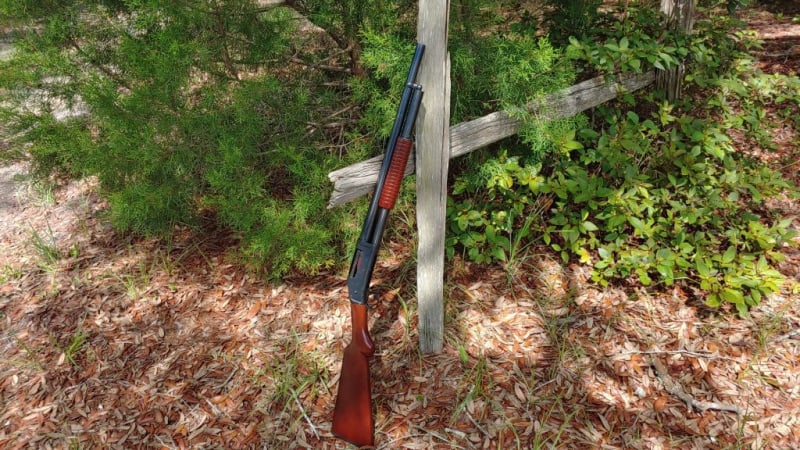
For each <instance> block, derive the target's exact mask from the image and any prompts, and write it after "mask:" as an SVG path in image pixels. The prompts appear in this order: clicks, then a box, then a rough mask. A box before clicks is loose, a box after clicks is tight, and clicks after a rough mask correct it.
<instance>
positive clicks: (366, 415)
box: [331, 44, 425, 447]
mask: <svg viewBox="0 0 800 450" xmlns="http://www.w3.org/2000/svg"><path fill="white" fill-rule="evenodd" d="M424 51H425V46H424V45H422V44H417V48H416V50H415V51H414V57H413V59H412V60H411V67H410V68H409V70H408V77H407V79H406V84H405V87H404V88H403V95H402V97H401V99H400V105H399V106H398V108H397V115H396V116H395V120H394V127H393V128H392V133H391V134H390V135H389V142H388V143H387V145H386V153H385V155H384V158H383V163H382V165H381V171H380V174H379V175H378V182H377V184H376V185H375V194H374V195H373V197H372V201H371V202H370V205H369V209H368V210H367V217H366V219H365V220H364V226H363V227H362V228H361V235H360V236H359V238H358V243H357V244H356V250H355V253H354V254H353V259H352V261H351V263H350V271H349V275H348V278H347V290H348V296H349V297H350V318H351V323H352V338H351V340H350V344H348V345H347V347H345V349H344V357H343V358H342V371H341V374H340V376H339V391H338V392H337V394H336V405H335V406H334V408H333V427H332V428H331V431H333V434H334V435H336V436H337V437H339V438H341V439H344V440H345V441H348V442H350V443H352V444H355V445H357V446H359V447H363V446H367V445H369V446H372V445H374V443H375V439H374V432H375V421H374V418H373V417H372V392H371V383H370V378H369V357H370V356H372V354H373V353H375V345H374V344H373V343H372V338H370V336H369V328H368V325H367V299H368V298H369V283H370V279H371V278H372V269H374V268H375V261H376V260H377V258H378V249H379V246H380V242H381V237H382V236H383V230H384V228H385V227H386V218H387V217H388V215H389V211H390V210H391V209H392V208H394V204H395V201H396V200H397V193H398V192H399V191H400V184H401V183H402V181H403V175H404V174H405V170H406V163H407V162H408V156H409V154H410V153H411V146H412V144H413V142H412V140H411V131H412V129H413V128H414V122H415V121H416V117H417V111H419V105H420V102H421V101H422V86H420V85H418V84H416V83H415V80H416V78H417V71H418V70H419V64H420V61H421V60H422V54H423V53H424Z"/></svg>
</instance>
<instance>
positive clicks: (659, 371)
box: [650, 357, 742, 415]
mask: <svg viewBox="0 0 800 450" xmlns="http://www.w3.org/2000/svg"><path fill="white" fill-rule="evenodd" d="M650 363H651V365H652V366H653V367H654V368H655V370H656V375H657V376H658V379H659V380H661V383H662V384H663V385H664V389H666V390H667V392H669V393H670V394H672V395H674V396H675V397H678V398H679V399H681V400H683V402H684V403H686V404H687V405H688V406H689V407H690V408H694V409H695V410H697V411H706V410H709V409H711V410H715V411H728V412H732V413H736V414H737V415H741V414H742V411H741V409H739V408H738V407H737V406H735V405H728V404H726V403H717V402H704V401H700V400H697V399H696V398H694V397H692V396H691V395H689V394H688V393H686V391H685V390H684V389H683V387H682V386H681V385H680V384H679V383H678V382H677V381H675V380H674V379H673V378H672V377H671V376H670V374H669V371H668V370H667V368H666V367H665V366H664V363H662V362H661V360H660V359H658V358H656V357H653V358H650Z"/></svg>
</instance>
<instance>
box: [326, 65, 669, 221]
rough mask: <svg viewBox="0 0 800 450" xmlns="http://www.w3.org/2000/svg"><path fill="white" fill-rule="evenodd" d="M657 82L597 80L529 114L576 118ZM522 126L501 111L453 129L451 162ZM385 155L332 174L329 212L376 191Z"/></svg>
mask: <svg viewBox="0 0 800 450" xmlns="http://www.w3.org/2000/svg"><path fill="white" fill-rule="evenodd" d="M654 81H655V71H650V72H646V73H641V74H623V75H620V76H617V77H596V78H592V79H590V80H586V81H584V82H581V83H578V84H576V85H574V86H570V87H569V88H566V89H564V90H561V91H558V92H555V93H553V94H550V95H547V96H545V97H544V98H543V99H542V100H541V101H538V102H536V103H534V104H531V105H528V110H529V111H531V112H532V113H534V114H537V115H538V116H539V117H541V118H543V119H560V118H565V117H572V116H574V115H577V114H579V113H581V112H583V111H586V110H587V109H590V108H594V107H595V106H598V105H600V104H603V103H605V102H607V101H609V100H612V99H614V98H616V97H617V96H619V95H620V94H622V93H625V92H633V91H636V90H639V89H641V88H643V87H646V86H648V85H649V84H651V83H653V82H654ZM520 125H521V123H520V122H519V121H518V120H517V119H515V118H513V117H511V116H510V115H509V114H508V113H506V112H503V111H499V112H494V113H491V114H489V115H486V116H483V117H480V118H478V119H475V120H471V121H469V122H463V123H460V124H458V125H453V126H451V127H450V158H451V159H452V158H455V157H457V156H462V155H466V154H467V153H470V152H472V151H475V150H478V149H480V148H483V147H486V146H488V145H490V144H493V143H495V142H498V141H500V140H501V139H504V138H507V137H510V136H513V135H515V134H517V133H518V132H519V128H520ZM382 161H383V155H378V156H375V157H373V158H370V159H367V160H365V161H361V162H359V163H356V164H352V165H349V166H347V167H343V168H341V169H338V170H335V171H333V172H331V173H329V174H328V178H329V179H330V180H331V182H332V183H333V192H332V193H331V197H330V200H329V201H328V208H335V207H337V206H340V205H343V204H345V203H347V202H349V201H351V200H354V199H356V198H359V197H361V196H363V195H366V194H368V193H371V192H372V191H374V190H375V183H376V182H377V180H378V172H379V171H380V168H381V162H382ZM414 172H415V164H414V158H409V161H408V165H407V166H406V176H409V175H412V174H414Z"/></svg>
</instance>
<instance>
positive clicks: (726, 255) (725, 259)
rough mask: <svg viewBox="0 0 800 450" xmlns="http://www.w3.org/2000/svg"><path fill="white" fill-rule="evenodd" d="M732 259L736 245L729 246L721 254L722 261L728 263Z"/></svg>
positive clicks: (734, 255)
mask: <svg viewBox="0 0 800 450" xmlns="http://www.w3.org/2000/svg"><path fill="white" fill-rule="evenodd" d="M734 259H736V247H734V246H730V247H728V249H727V250H725V253H723V254H722V263H723V264H730V263H732V262H733V260H734Z"/></svg>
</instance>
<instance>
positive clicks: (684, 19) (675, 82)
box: [656, 0, 694, 102]
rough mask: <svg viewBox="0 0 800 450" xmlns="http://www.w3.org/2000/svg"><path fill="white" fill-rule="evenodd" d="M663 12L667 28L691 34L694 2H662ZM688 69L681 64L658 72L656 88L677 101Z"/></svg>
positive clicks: (680, 0) (673, 0) (669, 0)
mask: <svg viewBox="0 0 800 450" xmlns="http://www.w3.org/2000/svg"><path fill="white" fill-rule="evenodd" d="M661 12H663V13H664V15H666V16H667V23H666V24H665V26H667V27H669V28H677V29H680V30H683V31H684V32H686V33H687V34H688V33H691V32H692V26H693V25H694V0H661ZM685 74H686V67H685V66H684V64H683V63H682V62H681V63H680V64H678V67H673V68H670V69H667V70H658V71H656V88H658V89H661V90H663V91H664V92H665V93H666V95H667V100H669V101H671V102H672V101H675V100H677V99H678V98H680V96H681V85H682V83H683V77H684V75H685Z"/></svg>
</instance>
